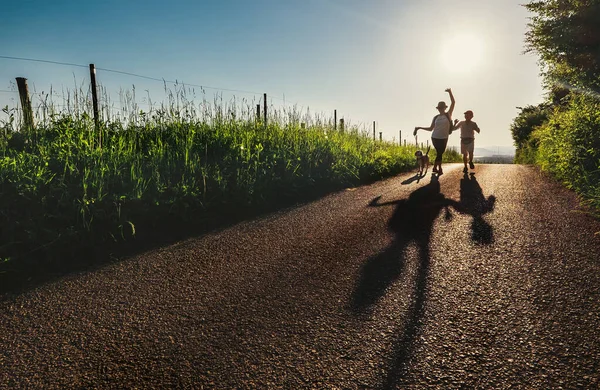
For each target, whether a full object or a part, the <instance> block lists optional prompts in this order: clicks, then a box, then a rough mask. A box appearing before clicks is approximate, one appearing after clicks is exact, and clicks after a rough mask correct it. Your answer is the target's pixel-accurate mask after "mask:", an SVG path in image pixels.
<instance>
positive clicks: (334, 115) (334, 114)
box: [333, 110, 337, 130]
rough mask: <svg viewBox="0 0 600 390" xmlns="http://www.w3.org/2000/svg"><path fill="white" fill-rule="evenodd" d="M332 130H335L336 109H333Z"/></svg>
mask: <svg viewBox="0 0 600 390" xmlns="http://www.w3.org/2000/svg"><path fill="white" fill-rule="evenodd" d="M333 130H337V110H333Z"/></svg>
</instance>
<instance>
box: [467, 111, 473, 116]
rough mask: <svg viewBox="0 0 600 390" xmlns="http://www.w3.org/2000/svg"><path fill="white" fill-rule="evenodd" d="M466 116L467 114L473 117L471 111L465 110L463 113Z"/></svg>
mask: <svg viewBox="0 0 600 390" xmlns="http://www.w3.org/2000/svg"><path fill="white" fill-rule="evenodd" d="M467 114H469V115H471V116H473V111H471V110H467V111H465V115H467Z"/></svg>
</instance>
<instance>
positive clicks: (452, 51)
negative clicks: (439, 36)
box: [441, 33, 485, 73]
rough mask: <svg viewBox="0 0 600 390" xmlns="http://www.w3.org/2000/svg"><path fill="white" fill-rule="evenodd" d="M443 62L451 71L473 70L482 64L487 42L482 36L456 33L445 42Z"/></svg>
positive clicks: (463, 71) (464, 71)
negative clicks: (485, 42)
mask: <svg viewBox="0 0 600 390" xmlns="http://www.w3.org/2000/svg"><path fill="white" fill-rule="evenodd" d="M443 45H444V46H443V49H442V51H441V53H442V59H441V60H442V64H444V67H445V69H446V70H448V71H451V72H457V73H458V72H460V73H466V72H472V71H475V70H477V68H478V67H479V66H480V65H481V64H482V62H483V59H484V55H485V44H484V41H483V39H482V38H480V37H478V36H477V35H474V34H470V33H461V34H456V35H453V36H451V37H450V39H448V40H444V42H443Z"/></svg>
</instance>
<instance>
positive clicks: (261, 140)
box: [0, 94, 459, 272]
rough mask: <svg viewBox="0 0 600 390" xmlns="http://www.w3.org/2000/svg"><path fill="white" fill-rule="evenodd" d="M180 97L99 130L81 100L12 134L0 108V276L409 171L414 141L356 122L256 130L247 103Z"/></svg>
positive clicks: (285, 123)
mask: <svg viewBox="0 0 600 390" xmlns="http://www.w3.org/2000/svg"><path fill="white" fill-rule="evenodd" d="M81 95H82V96H85V94H81ZM184 98H185V96H182V97H181V98H178V100H177V102H175V101H171V102H170V104H168V105H167V106H166V107H165V106H164V105H163V106H161V107H160V108H157V109H154V110H152V111H149V112H141V111H138V110H137V109H136V107H135V105H132V106H131V107H133V110H135V111H133V112H129V113H126V114H125V115H123V111H120V114H121V116H120V117H118V118H110V117H108V115H106V114H105V120H104V121H102V123H101V124H100V128H99V129H96V128H95V126H94V121H93V119H92V118H91V117H90V115H89V114H88V113H87V111H88V110H89V102H87V101H85V100H83V101H81V102H80V103H79V104H78V105H76V107H74V106H73V105H71V106H69V107H67V110H63V111H62V112H57V111H56V110H55V109H54V106H53V105H52V104H49V105H47V106H45V107H44V111H43V112H37V113H36V117H37V118H42V119H41V120H40V119H38V123H37V125H36V127H35V128H30V129H20V130H18V131H17V129H16V127H17V126H16V118H15V114H16V112H15V111H14V110H9V109H5V114H6V115H5V116H6V118H7V119H4V120H3V121H2V123H0V128H1V132H2V135H3V137H2V138H1V140H0V154H1V156H0V180H1V182H2V189H3V190H2V193H1V194H0V197H1V198H2V199H1V205H2V206H0V226H1V228H2V246H1V247H0V259H1V260H0V262H1V266H2V268H0V272H3V270H4V271H5V270H7V269H10V268H11V265H14V264H16V263H17V262H19V261H20V260H24V259H29V260H32V261H34V262H39V261H46V260H48V259H57V258H69V257H73V256H77V255H78V253H81V252H80V250H81V249H82V248H87V250H90V251H93V250H94V248H98V247H100V246H102V247H106V246H107V245H109V246H114V245H115V244H117V245H118V244H119V243H122V242H124V241H131V240H140V239H143V238H144V237H149V236H150V234H149V233H151V232H155V231H169V230H173V229H174V228H180V229H186V228H187V227H188V226H193V225H198V224H203V223H208V222H207V221H210V219H215V218H216V219H218V218H221V217H222V215H226V214H227V215H230V216H231V215H232V214H235V213H237V212H239V213H243V212H244V211H248V210H258V209H261V208H272V207H273V206H274V205H275V206H276V205H286V204H287V205H289V204H291V203H293V202H295V201H298V200H302V199H306V198H307V197H311V196H312V197H314V196H318V195H320V194H324V193H327V192H330V191H335V190H338V189H342V188H344V187H351V186H356V185H359V184H362V183H367V182H370V181H373V180H377V179H380V178H384V177H388V176H390V175H395V174H397V173H399V172H402V171H407V170H410V169H412V168H414V167H415V166H416V165H415V158H414V151H415V148H414V146H408V147H400V146H398V145H395V144H392V143H390V142H379V141H374V140H373V139H372V138H371V137H369V136H368V135H367V134H366V133H363V132H361V131H360V130H359V129H358V128H357V127H353V126H347V128H346V129H344V131H339V130H338V131H335V130H334V129H333V126H332V125H331V124H330V121H329V120H328V119H323V118H318V117H309V116H307V115H306V114H303V113H300V112H298V111H297V110H295V109H291V110H283V109H282V110H272V112H271V113H270V115H269V118H268V124H267V125H265V124H264V123H262V122H259V121H256V119H255V117H254V110H253V109H252V108H254V105H250V104H247V105H246V106H244V104H241V105H237V106H236V105H233V104H232V105H229V104H219V103H218V102H214V103H210V104H209V103H207V102H206V101H203V102H202V103H201V104H199V105H194V104H193V103H192V102H187V101H185V99H184ZM77 107H79V108H77ZM106 112H108V111H106ZM305 124H306V125H305ZM445 159H446V160H448V161H459V156H458V155H457V154H456V153H448V154H447V155H445ZM267 206H268V207H267Z"/></svg>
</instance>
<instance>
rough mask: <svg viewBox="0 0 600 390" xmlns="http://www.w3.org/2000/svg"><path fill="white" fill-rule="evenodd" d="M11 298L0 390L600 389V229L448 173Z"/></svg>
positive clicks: (539, 195)
mask: <svg viewBox="0 0 600 390" xmlns="http://www.w3.org/2000/svg"><path fill="white" fill-rule="evenodd" d="M415 179H416V178H415V177H414V176H413V174H412V173H411V174H403V175H399V176H397V177H394V178H391V179H388V180H385V181H381V182H377V183H375V184H372V185H369V186H363V187H360V188H356V189H352V190H346V191H342V192H339V193H335V194H332V195H329V196H327V197H325V198H323V199H320V200H318V201H316V202H313V203H310V204H307V205H304V206H300V207H297V208H293V209H289V210H284V211H281V212H278V213H275V214H271V215H268V216H266V217H264V218H261V219H258V220H255V221H251V222H244V223H240V224H238V225H235V226H233V227H230V228H227V229H225V230H222V231H219V232H213V233H211V234H208V235H204V236H202V237H198V238H193V239H189V240H186V241H183V242H179V243H176V244H174V245H171V246H168V247H164V248H161V249H158V250H153V251H150V252H147V253H143V254H140V255H137V256H135V257H132V258H129V259H124V260H122V261H120V262H117V263H113V264H110V265H107V266H105V267H102V268H100V269H95V270H93V271H87V272H80V273H77V274H71V275H68V276H66V277H63V278H61V279H59V280H55V281H52V282H49V283H47V284H45V285H42V286H39V287H37V288H35V289H32V290H30V291H26V292H22V293H20V294H18V295H16V294H12V295H11V294H5V295H4V296H2V298H1V300H0V345H1V349H0V388H169V389H171V388H194V389H201V388H219V389H221V388H223V389H229V388H268V389H274V388H285V389H301V388H314V389H359V388H373V389H388V388H415V389H422V388H440V389H451V388H482V389H489V388H498V389H504V388H527V389H529V388H535V389H549V388H597V387H598V386H600V384H599V374H598V373H599V372H600V367H599V365H600V330H599V329H600V235H599V234H597V232H600V222H598V221H597V220H594V219H593V218H591V217H590V216H589V215H587V214H585V213H583V212H581V210H580V209H579V208H578V206H577V199H576V197H575V196H574V195H573V194H572V193H570V192H569V191H567V190H565V189H563V188H561V187H560V186H558V185H557V184H555V183H553V182H552V181H551V180H548V179H547V178H546V177H545V176H544V175H543V174H541V173H540V172H539V171H538V170H537V169H536V168H533V167H527V166H519V165H478V166H477V167H476V170H475V174H474V175H467V176H464V175H463V173H462V166H461V165H448V166H447V167H445V174H444V175H442V176H441V177H440V178H439V181H436V180H431V175H430V174H428V175H427V176H426V177H425V178H423V179H421V180H415Z"/></svg>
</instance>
